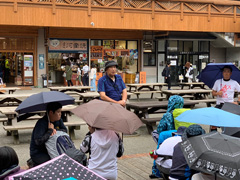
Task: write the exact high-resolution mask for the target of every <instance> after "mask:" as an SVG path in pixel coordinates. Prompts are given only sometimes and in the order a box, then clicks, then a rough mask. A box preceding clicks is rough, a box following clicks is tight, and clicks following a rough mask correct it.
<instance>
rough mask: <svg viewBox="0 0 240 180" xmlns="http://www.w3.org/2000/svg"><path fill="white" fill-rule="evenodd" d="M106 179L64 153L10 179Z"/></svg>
mask: <svg viewBox="0 0 240 180" xmlns="http://www.w3.org/2000/svg"><path fill="white" fill-rule="evenodd" d="M35 179H38V180H54V179H55V180H79V179H81V180H105V179H104V178H103V177H101V176H99V175H97V174H96V173H94V172H93V171H91V170H89V169H88V168H86V167H84V166H83V165H81V164H79V163H78V162H76V161H74V160H73V159H71V158H70V157H68V156H67V155H66V154H62V155H61V156H58V157H56V158H54V159H52V160H50V161H47V162H46V163H43V164H41V165H39V166H36V167H34V168H32V169H29V170H27V171H24V172H22V173H20V174H17V175H13V176H11V177H10V180H35Z"/></svg>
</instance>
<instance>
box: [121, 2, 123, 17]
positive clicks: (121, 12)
mask: <svg viewBox="0 0 240 180" xmlns="http://www.w3.org/2000/svg"><path fill="white" fill-rule="evenodd" d="M121 18H124V0H121Z"/></svg>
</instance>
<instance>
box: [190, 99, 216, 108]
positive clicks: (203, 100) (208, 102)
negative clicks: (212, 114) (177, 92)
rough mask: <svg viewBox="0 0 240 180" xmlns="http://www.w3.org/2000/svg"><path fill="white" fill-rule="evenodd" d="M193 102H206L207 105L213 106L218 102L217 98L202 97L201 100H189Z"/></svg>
mask: <svg viewBox="0 0 240 180" xmlns="http://www.w3.org/2000/svg"><path fill="white" fill-rule="evenodd" d="M189 101H191V102H198V103H206V105H207V107H211V105H212V104H216V101H217V100H216V99H200V100H189Z"/></svg>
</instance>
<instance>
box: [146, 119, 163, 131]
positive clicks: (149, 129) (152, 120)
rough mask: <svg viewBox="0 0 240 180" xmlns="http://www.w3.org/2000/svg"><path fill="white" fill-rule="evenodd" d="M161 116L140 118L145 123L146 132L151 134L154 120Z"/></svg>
mask: <svg viewBox="0 0 240 180" xmlns="http://www.w3.org/2000/svg"><path fill="white" fill-rule="evenodd" d="M161 119H162V117H157V118H141V121H142V122H143V123H144V124H146V126H147V130H148V133H149V134H151V133H152V132H153V126H155V125H156V122H158V121H160V120H161Z"/></svg>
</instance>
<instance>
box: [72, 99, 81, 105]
mask: <svg viewBox="0 0 240 180" xmlns="http://www.w3.org/2000/svg"><path fill="white" fill-rule="evenodd" d="M74 102H75V103H76V104H78V105H80V104H82V103H83V100H78V99H75V101H74Z"/></svg>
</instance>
